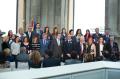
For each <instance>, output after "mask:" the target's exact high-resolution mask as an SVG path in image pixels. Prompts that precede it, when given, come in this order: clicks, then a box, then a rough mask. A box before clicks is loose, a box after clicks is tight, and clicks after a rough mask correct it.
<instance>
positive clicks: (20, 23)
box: [16, 0, 25, 31]
mask: <svg viewBox="0 0 120 79" xmlns="http://www.w3.org/2000/svg"><path fill="white" fill-rule="evenodd" d="M24 3H25V2H24V0H18V22H17V23H18V26H17V29H16V30H17V31H18V28H20V27H22V28H24V22H25V18H24V7H25V6H24Z"/></svg>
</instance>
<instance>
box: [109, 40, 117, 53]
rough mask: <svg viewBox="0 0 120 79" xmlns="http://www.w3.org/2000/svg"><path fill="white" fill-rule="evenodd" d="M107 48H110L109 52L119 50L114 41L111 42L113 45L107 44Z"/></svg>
mask: <svg viewBox="0 0 120 79" xmlns="http://www.w3.org/2000/svg"><path fill="white" fill-rule="evenodd" d="M109 50H110V53H113V52H116V53H117V52H119V47H118V44H117V43H116V42H113V46H112V45H111V44H109Z"/></svg>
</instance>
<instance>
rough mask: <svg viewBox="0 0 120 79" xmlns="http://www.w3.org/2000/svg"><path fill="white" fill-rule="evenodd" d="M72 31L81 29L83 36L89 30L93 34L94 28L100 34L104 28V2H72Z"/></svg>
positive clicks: (98, 0)
mask: <svg viewBox="0 0 120 79" xmlns="http://www.w3.org/2000/svg"><path fill="white" fill-rule="evenodd" d="M74 1H75V5H74V7H75V8H74V30H75V31H76V29H78V28H81V29H82V32H83V34H85V30H86V29H89V30H90V31H91V33H94V29H95V28H96V27H98V28H100V32H101V33H103V32H104V28H105V0H74Z"/></svg>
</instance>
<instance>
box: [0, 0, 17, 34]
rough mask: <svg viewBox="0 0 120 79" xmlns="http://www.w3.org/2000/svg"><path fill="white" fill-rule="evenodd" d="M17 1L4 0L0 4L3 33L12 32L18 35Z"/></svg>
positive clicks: (0, 27) (0, 21)
mask: <svg viewBox="0 0 120 79" xmlns="http://www.w3.org/2000/svg"><path fill="white" fill-rule="evenodd" d="M16 7H17V0H2V1H1V2H0V29H1V30H2V31H3V32H6V34H7V32H8V30H12V31H13V33H16Z"/></svg>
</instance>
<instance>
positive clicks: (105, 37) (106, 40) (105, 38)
mask: <svg viewBox="0 0 120 79" xmlns="http://www.w3.org/2000/svg"><path fill="white" fill-rule="evenodd" d="M103 38H104V40H105V43H106V44H108V43H109V42H110V35H109V36H108V37H107V36H106V35H104V37H103Z"/></svg>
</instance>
